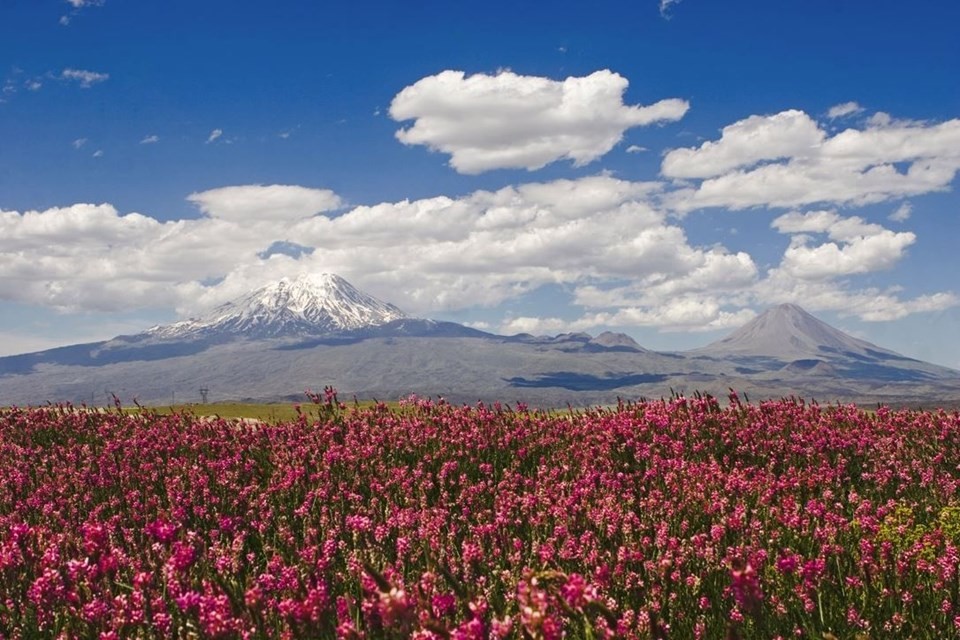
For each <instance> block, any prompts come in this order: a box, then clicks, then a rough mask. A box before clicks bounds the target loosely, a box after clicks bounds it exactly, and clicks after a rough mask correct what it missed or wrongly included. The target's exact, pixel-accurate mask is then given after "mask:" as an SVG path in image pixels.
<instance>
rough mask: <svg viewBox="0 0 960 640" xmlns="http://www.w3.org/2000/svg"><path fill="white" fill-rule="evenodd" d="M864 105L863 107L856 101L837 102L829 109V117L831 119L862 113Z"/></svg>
mask: <svg viewBox="0 0 960 640" xmlns="http://www.w3.org/2000/svg"><path fill="white" fill-rule="evenodd" d="M862 111H863V107H861V106H860V105H859V104H857V103H856V102H844V103H843V104H837V105H834V106H832V107H830V110H829V111H827V117H828V118H830V119H831V120H834V119H836V118H843V117H844V116H852V115H854V114H856V113H861V112H862Z"/></svg>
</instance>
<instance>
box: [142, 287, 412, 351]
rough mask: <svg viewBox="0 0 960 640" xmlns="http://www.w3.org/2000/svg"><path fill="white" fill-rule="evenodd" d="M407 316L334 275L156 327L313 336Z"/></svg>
mask: <svg viewBox="0 0 960 640" xmlns="http://www.w3.org/2000/svg"><path fill="white" fill-rule="evenodd" d="M406 317H407V315H406V314H405V313H404V312H403V311H401V310H400V309H398V308H397V307H395V306H393V305H392V304H389V303H386V302H383V301H382V300H378V299H377V298H374V297H373V296H371V295H368V294H366V293H363V292H362V291H360V290H358V289H357V288H356V287H354V286H353V285H351V284H350V283H349V282H347V281H346V280H344V279H343V278H341V277H340V276H338V275H335V274H332V273H322V274H304V275H301V276H299V277H297V278H293V279H291V278H283V279H282V280H280V281H278V282H275V283H272V284H269V285H267V286H265V287H261V288H259V289H256V290H255V291H252V292H250V293H248V294H246V295H244V296H242V297H240V298H237V299H236V300H233V301H230V302H227V303H225V304H222V305H220V306H219V307H217V308H216V309H214V310H213V311H212V312H210V313H209V314H208V315H206V316H204V317H202V318H198V319H193V320H185V321H183V322H177V323H174V324H171V325H166V326H158V327H154V328H152V329H150V330H148V331H147V332H146V334H147V335H149V336H150V337H154V338H159V339H192V338H210V337H228V336H243V337H245V338H254V339H258V338H279V337H288V336H314V335H324V334H329V333H336V332H341V331H352V330H355V329H364V328H368V327H376V326H380V325H383V324H386V323H388V322H392V321H394V320H400V319H403V318H406Z"/></svg>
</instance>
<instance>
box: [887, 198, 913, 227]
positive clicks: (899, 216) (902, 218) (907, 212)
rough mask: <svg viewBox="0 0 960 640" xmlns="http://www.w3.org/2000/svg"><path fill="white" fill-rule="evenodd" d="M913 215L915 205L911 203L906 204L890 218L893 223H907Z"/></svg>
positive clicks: (898, 208)
mask: <svg viewBox="0 0 960 640" xmlns="http://www.w3.org/2000/svg"><path fill="white" fill-rule="evenodd" d="M912 214H913V205H912V204H910V203H909V202H904V203H903V204H901V205H900V206H899V207H897V210H896V211H894V212H893V213H891V214H890V215H889V216H888V218H889V219H890V220H892V221H893V222H906V221H907V220H909V219H910V216H911V215H912Z"/></svg>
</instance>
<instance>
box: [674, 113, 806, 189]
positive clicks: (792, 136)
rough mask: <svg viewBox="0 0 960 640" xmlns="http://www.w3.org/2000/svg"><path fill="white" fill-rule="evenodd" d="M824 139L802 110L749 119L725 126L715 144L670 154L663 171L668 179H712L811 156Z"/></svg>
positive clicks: (708, 143) (678, 150)
mask: <svg viewBox="0 0 960 640" xmlns="http://www.w3.org/2000/svg"><path fill="white" fill-rule="evenodd" d="M823 139H824V133H823V131H821V130H820V127H819V126H817V123H816V122H814V121H813V119H811V118H810V116H808V115H807V114H805V113H804V112H802V111H797V110H790V111H784V112H782V113H778V114H775V115H772V116H750V117H749V118H747V119H745V120H741V121H739V122H735V123H734V124H731V125H729V126H726V127H724V128H723V131H722V132H721V135H720V139H719V140H717V141H716V142H709V141H708V142H704V143H703V144H702V145H701V146H700V147H698V148H695V149H675V150H673V151H671V152H670V153H668V154H667V155H666V156H664V158H663V164H662V166H661V171H662V173H663V175H665V176H667V177H669V178H711V177H714V176H719V175H722V174H725V173H727V172H729V171H732V170H733V169H738V168H741V167H750V166H753V165H755V164H757V163H759V162H761V161H763V160H778V159H781V158H793V157H798V156H799V157H809V156H812V155H813V154H814V152H815V149H816V147H818V146H819V145H820V144H821V143H822V142H823Z"/></svg>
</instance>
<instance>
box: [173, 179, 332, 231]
mask: <svg viewBox="0 0 960 640" xmlns="http://www.w3.org/2000/svg"><path fill="white" fill-rule="evenodd" d="M187 200H189V201H190V202H192V203H193V204H195V205H197V207H198V208H199V209H200V210H201V211H202V212H203V213H205V214H207V215H208V216H210V217H211V218H219V219H221V220H230V221H233V222H249V221H255V220H263V219H266V220H288V221H289V220H300V219H303V218H308V217H310V216H312V215H315V214H317V213H321V212H324V211H333V210H334V209H337V208H338V207H339V206H340V205H341V202H340V198H339V196H337V194H335V193H334V192H333V191H330V190H329V189H308V188H306V187H299V186H295V185H282V184H271V185H245V186H239V187H221V188H219V189H210V190H209V191H201V192H199V193H191V194H190V195H189V196H187Z"/></svg>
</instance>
